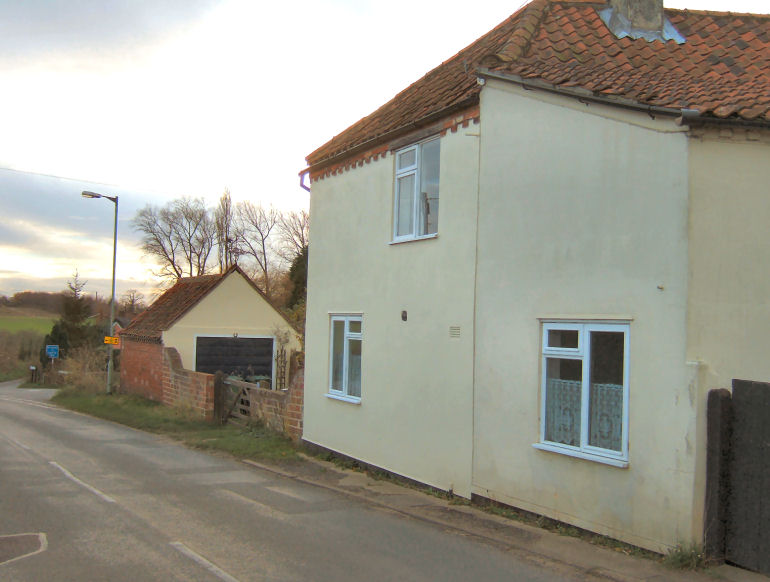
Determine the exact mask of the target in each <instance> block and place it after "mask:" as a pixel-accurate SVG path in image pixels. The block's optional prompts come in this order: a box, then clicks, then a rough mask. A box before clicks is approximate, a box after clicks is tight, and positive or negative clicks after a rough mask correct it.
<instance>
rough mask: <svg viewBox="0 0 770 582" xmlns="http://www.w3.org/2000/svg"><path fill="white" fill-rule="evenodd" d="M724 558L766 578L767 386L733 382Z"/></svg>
mask: <svg viewBox="0 0 770 582" xmlns="http://www.w3.org/2000/svg"><path fill="white" fill-rule="evenodd" d="M732 411H733V413H732V417H733V418H732V423H731V424H732V437H731V438H730V454H729V460H728V463H727V465H728V475H729V477H728V479H729V486H728V487H727V495H726V504H727V507H726V510H727V511H726V514H725V518H726V519H725V559H726V560H727V561H728V562H732V563H734V564H736V565H738V566H741V567H743V568H747V569H749V570H754V571H755V572H761V573H763V574H770V384H766V383H764V382H749V381H745V380H734V381H733V393H732Z"/></svg>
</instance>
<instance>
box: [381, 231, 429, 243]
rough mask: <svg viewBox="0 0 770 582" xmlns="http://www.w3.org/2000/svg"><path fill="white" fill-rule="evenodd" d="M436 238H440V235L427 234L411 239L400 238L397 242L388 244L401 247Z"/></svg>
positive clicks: (393, 241)
mask: <svg viewBox="0 0 770 582" xmlns="http://www.w3.org/2000/svg"><path fill="white" fill-rule="evenodd" d="M434 238H438V233H434V234H426V235H424V236H412V237H409V238H399V239H397V240H392V241H390V242H389V243H388V244H389V245H400V244H402V243H410V242H415V241H418V240H431V239H434Z"/></svg>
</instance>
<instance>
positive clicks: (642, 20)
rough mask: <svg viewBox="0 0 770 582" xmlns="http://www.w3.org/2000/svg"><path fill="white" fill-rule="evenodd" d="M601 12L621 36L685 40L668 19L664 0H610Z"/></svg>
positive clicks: (609, 25)
mask: <svg viewBox="0 0 770 582" xmlns="http://www.w3.org/2000/svg"><path fill="white" fill-rule="evenodd" d="M599 15H600V16H601V18H602V20H603V21H604V23H605V24H606V25H607V26H608V27H609V29H610V30H611V31H612V32H613V34H614V35H615V36H617V37H618V38H623V37H625V36H628V37H631V38H634V39H639V38H643V39H645V40H647V41H653V40H660V41H663V42H666V41H668V40H673V41H675V42H677V43H678V44H682V43H683V42H685V38H684V37H683V36H682V35H681V34H680V33H679V31H677V30H676V28H674V26H673V25H672V24H671V23H670V22H669V21H668V19H667V18H666V16H665V14H664V12H663V0H609V1H608V3H607V5H606V8H604V9H603V10H600V11H599Z"/></svg>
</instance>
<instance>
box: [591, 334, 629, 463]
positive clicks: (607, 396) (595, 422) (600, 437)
mask: <svg viewBox="0 0 770 582" xmlns="http://www.w3.org/2000/svg"><path fill="white" fill-rule="evenodd" d="M623 341H624V338H623V333H621V332H605V331H603V332H598V331H597V332H592V333H591V368H590V372H591V391H590V405H589V406H590V414H589V431H588V435H589V436H588V443H589V444H590V445H591V446H594V447H600V448H602V449H609V450H612V451H621V450H622V442H623V352H624V350H623Z"/></svg>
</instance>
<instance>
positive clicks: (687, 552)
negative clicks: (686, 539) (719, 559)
mask: <svg viewBox="0 0 770 582" xmlns="http://www.w3.org/2000/svg"><path fill="white" fill-rule="evenodd" d="M663 563H664V564H665V565H666V566H668V567H670V568H676V569H678V570H702V569H703V568H708V567H709V566H710V565H713V564H712V563H711V561H710V560H709V557H708V556H707V555H706V552H705V551H704V550H703V548H702V547H701V546H700V545H698V544H695V543H690V544H677V545H676V546H674V547H673V548H672V549H670V550H669V551H668V552H666V555H665V556H664V557H663Z"/></svg>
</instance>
